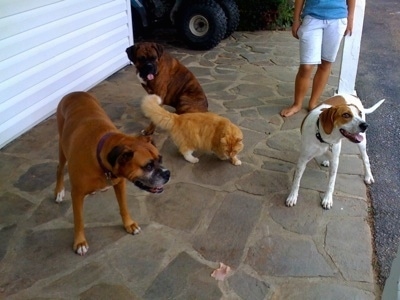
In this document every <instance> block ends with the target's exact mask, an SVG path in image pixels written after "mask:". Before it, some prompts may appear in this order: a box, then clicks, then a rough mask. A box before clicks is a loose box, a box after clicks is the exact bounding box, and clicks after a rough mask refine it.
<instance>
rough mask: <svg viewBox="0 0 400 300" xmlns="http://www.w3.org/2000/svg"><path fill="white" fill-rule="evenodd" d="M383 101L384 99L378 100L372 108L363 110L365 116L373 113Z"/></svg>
mask: <svg viewBox="0 0 400 300" xmlns="http://www.w3.org/2000/svg"><path fill="white" fill-rule="evenodd" d="M384 101H385V99H382V100H380V101H379V102H377V103H375V104H374V105H373V106H371V107H370V108H364V113H365V114H366V115H368V114H370V113H373V112H374V111H375V110H376V109H377V108H378V107H379V106H381V104H382V103H383V102H384Z"/></svg>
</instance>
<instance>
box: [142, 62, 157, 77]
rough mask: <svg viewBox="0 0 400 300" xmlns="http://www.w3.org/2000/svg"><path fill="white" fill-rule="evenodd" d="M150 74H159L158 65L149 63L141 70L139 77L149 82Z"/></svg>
mask: <svg viewBox="0 0 400 300" xmlns="http://www.w3.org/2000/svg"><path fill="white" fill-rule="evenodd" d="M149 74H152V75H154V76H155V75H156V74H157V65H156V64H155V63H153V62H147V63H145V64H144V65H142V66H141V67H140V68H139V75H140V77H141V78H143V79H145V80H147V76H148V75H149Z"/></svg>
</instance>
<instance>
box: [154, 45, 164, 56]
mask: <svg viewBox="0 0 400 300" xmlns="http://www.w3.org/2000/svg"><path fill="white" fill-rule="evenodd" d="M154 49H156V51H157V56H158V58H160V57H161V55H162V54H163V53H164V47H163V45H161V44H158V43H156V44H155V45H154Z"/></svg>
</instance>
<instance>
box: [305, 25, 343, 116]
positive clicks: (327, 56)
mask: <svg viewBox="0 0 400 300" xmlns="http://www.w3.org/2000/svg"><path fill="white" fill-rule="evenodd" d="M346 24H347V19H346V18H344V19H338V20H329V21H328V22H326V26H325V27H324V30H323V37H322V51H321V58H322V59H321V63H320V64H319V65H318V68H317V71H316V73H315V76H314V79H313V84H312V91H311V98H310V102H309V104H308V110H311V109H313V108H314V107H315V106H317V103H318V100H319V98H320V97H321V95H322V93H323V92H324V90H325V86H326V84H327V82H328V79H329V76H330V74H331V69H332V63H333V62H334V61H335V59H336V56H337V53H338V51H339V47H340V43H341V41H342V38H343V34H344V31H345V29H346Z"/></svg>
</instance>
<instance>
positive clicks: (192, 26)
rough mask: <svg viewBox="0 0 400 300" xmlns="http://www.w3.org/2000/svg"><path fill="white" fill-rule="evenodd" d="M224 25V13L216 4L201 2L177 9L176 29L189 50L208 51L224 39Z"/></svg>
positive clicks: (204, 0) (205, 0)
mask: <svg viewBox="0 0 400 300" xmlns="http://www.w3.org/2000/svg"><path fill="white" fill-rule="evenodd" d="M186 2H189V1H186ZM226 24H227V21H226V16H225V13H224V11H223V9H222V8H221V6H219V5H218V3H217V2H215V1H214V0H201V1H196V2H195V3H190V4H185V5H183V6H182V7H181V8H180V9H179V12H178V16H177V22H176V28H177V31H178V33H179V34H180V35H181V36H182V39H183V40H184V41H185V42H186V43H187V45H188V46H189V48H191V49H194V50H209V49H211V48H214V47H215V46H217V45H218V44H219V43H220V42H221V40H222V39H223V38H224V36H225V34H226V26H227V25H226Z"/></svg>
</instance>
